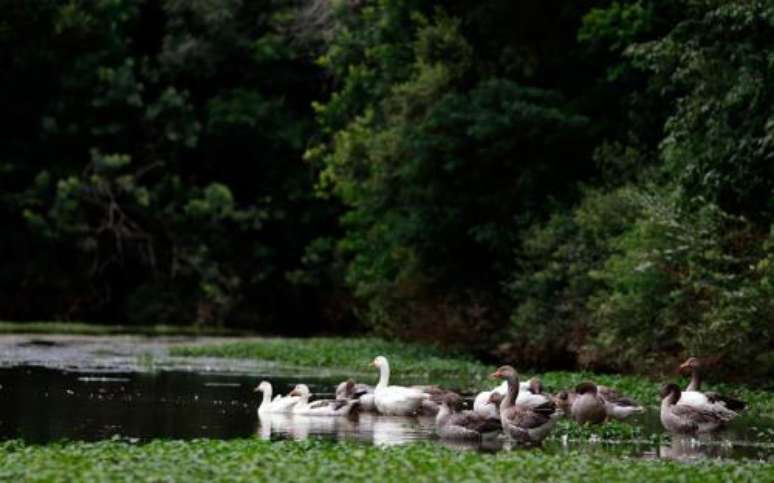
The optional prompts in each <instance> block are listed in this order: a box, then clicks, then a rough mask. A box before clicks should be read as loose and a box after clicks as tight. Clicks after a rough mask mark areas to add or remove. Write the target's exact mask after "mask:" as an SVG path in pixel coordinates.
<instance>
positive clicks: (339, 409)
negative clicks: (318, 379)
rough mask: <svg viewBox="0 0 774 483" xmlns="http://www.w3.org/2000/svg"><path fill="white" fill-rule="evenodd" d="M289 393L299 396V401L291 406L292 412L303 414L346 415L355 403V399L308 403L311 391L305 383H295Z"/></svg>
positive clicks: (322, 400)
mask: <svg viewBox="0 0 774 483" xmlns="http://www.w3.org/2000/svg"><path fill="white" fill-rule="evenodd" d="M289 395H290V396H298V397H299V401H298V402H297V403H296V405H295V406H293V414H301V415H304V416H346V415H348V414H349V413H350V412H352V409H353V408H354V407H355V406H356V405H357V400H355V399H350V400H341V399H320V400H317V401H313V402H311V403H310V402H309V397H310V396H311V393H310V392H309V386H307V385H306V384H298V385H296V387H295V388H293V390H292V391H290V394H289Z"/></svg>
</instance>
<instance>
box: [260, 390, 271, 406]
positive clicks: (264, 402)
mask: <svg viewBox="0 0 774 483" xmlns="http://www.w3.org/2000/svg"><path fill="white" fill-rule="evenodd" d="M271 392H272V391H271V387H263V388H261V394H263V398H262V399H261V405H260V409H264V408H268V407H269V404H270V403H271Z"/></svg>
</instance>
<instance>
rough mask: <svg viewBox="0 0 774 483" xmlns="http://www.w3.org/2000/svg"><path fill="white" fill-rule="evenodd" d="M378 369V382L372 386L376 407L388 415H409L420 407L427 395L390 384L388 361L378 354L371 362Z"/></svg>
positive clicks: (413, 389) (409, 388)
mask: <svg viewBox="0 0 774 483" xmlns="http://www.w3.org/2000/svg"><path fill="white" fill-rule="evenodd" d="M371 365H372V366H374V367H376V368H377V369H379V383H378V384H377V385H376V388H374V404H375V405H376V409H377V410H378V411H379V412H380V413H382V414H386V415H390V416H410V415H414V414H416V413H417V412H418V411H419V410H420V408H421V407H422V401H424V400H425V399H426V398H428V397H429V396H428V395H427V394H425V393H424V392H422V391H421V390H419V389H415V388H411V387H404V386H390V385H389V384H390V363H389V362H387V358H386V357H384V356H378V357H377V358H376V359H374V361H373V362H372V363H371Z"/></svg>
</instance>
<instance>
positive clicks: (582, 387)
mask: <svg viewBox="0 0 774 483" xmlns="http://www.w3.org/2000/svg"><path fill="white" fill-rule="evenodd" d="M575 394H576V397H575V400H574V401H573V402H572V406H570V412H571V413H572V417H573V418H574V419H575V421H576V422H577V423H579V424H586V423H588V424H600V423H603V422H604V421H605V419H607V411H606V410H605V400H604V399H602V397H601V396H600V395H599V394H598V393H597V386H596V384H594V383H593V382H588V381H586V382H581V383H580V384H578V385H577V386H575Z"/></svg>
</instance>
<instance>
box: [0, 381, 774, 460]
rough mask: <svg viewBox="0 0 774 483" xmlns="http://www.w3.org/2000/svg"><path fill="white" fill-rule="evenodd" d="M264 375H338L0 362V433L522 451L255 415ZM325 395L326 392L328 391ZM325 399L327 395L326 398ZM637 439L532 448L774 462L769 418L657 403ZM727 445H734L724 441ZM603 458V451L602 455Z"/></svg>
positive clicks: (368, 420)
mask: <svg viewBox="0 0 774 483" xmlns="http://www.w3.org/2000/svg"><path fill="white" fill-rule="evenodd" d="M262 379H266V380H269V381H270V382H271V383H272V384H273V386H274V388H275V392H278V393H283V394H284V393H287V392H288V391H289V390H290V389H291V388H292V387H293V386H294V385H295V384H297V383H299V382H304V383H307V384H309V386H310V388H311V389H312V391H313V392H314V393H315V394H317V395H318V396H323V397H325V395H326V392H329V391H330V390H331V388H332V387H334V385H335V383H336V382H338V380H331V379H325V378H317V379H314V378H312V377H309V376H308V375H306V376H303V381H302V380H301V377H292V376H288V377H277V376H272V375H270V374H254V375H244V374H241V375H240V374H230V373H214V372H207V373H197V372H185V371H158V372H142V373H138V372H125V373H116V372H112V373H110V374H109V375H106V374H105V373H94V372H78V371H66V370H54V369H45V368H40V367H13V368H0V439H9V438H22V439H25V440H27V441H31V442H39V443H45V442H48V441H52V440H61V439H77V440H99V439H108V438H111V437H114V436H121V437H128V438H137V439H141V440H147V439H152V438H175V439H186V438H219V439H228V438H246V437H260V438H263V439H267V440H277V439H293V440H303V439H307V438H312V437H314V438H327V439H336V440H348V441H359V442H363V443H366V444H374V445H378V446H391V445H398V444H406V443H411V442H414V441H420V440H434V441H436V442H437V443H438V444H441V445H444V446H446V447H449V448H453V449H455V450H477V451H499V450H518V449H520V448H518V447H516V446H513V445H511V443H510V442H509V441H508V440H507V438H504V437H502V436H500V437H495V438H488V439H486V440H484V441H482V442H478V443H470V442H455V441H439V440H438V439H437V438H436V436H435V430H434V421H433V418H427V417H419V418H405V417H396V416H379V415H375V414H367V413H366V414H359V415H352V416H350V417H320V416H302V415H298V416H296V415H282V414H277V415H271V416H269V417H267V418H260V419H259V418H258V415H257V411H256V409H257V407H258V404H259V403H260V397H261V396H260V395H259V394H256V393H254V392H253V388H254V387H255V386H256V385H257V383H258V382H259V381H260V380H262ZM328 394H329V393H328ZM328 397H330V396H329V395H328ZM635 424H636V425H637V427H638V428H640V429H641V433H640V434H641V437H642V440H641V441H625V442H615V441H604V440H599V439H596V440H588V439H586V440H578V439H572V438H568V437H567V436H566V435H562V434H560V433H559V432H558V431H555V434H554V435H553V437H552V438H550V439H549V440H548V441H546V442H545V443H544V444H543V446H542V447H541V448H533V449H529V451H547V452H553V453H562V452H568V451H586V452H595V453H601V454H602V455H604V456H628V457H640V458H672V459H678V460H683V461H690V460H694V459H698V458H755V459H763V460H772V458H774V456H772V451H773V450H774V444H773V443H772V441H771V438H769V439H765V438H762V437H761V436H760V434H764V433H765V434H769V433H767V431H770V429H767V428H772V427H773V426H774V424H772V422H771V421H765V420H764V421H761V420H753V419H752V418H750V417H749V416H741V417H740V418H738V420H736V421H735V422H734V424H733V425H732V427H731V428H730V430H729V431H727V432H726V433H724V434H722V435H720V436H717V435H716V436H702V438H700V439H695V438H688V437H678V436H675V437H672V438H671V439H670V438H662V437H661V434H662V429H661V426H660V423H659V419H658V413H657V411H656V410H655V409H654V410H652V411H650V412H649V413H648V414H646V415H643V416H641V417H638V418H637V419H636V423H635ZM729 441H733V443H730V442H729ZM604 456H603V457H604Z"/></svg>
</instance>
